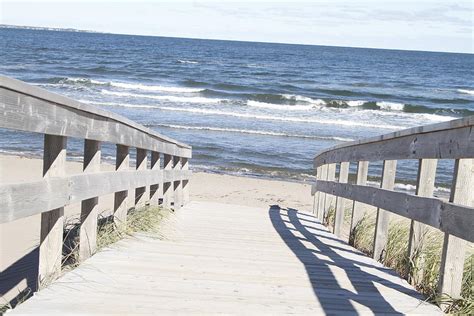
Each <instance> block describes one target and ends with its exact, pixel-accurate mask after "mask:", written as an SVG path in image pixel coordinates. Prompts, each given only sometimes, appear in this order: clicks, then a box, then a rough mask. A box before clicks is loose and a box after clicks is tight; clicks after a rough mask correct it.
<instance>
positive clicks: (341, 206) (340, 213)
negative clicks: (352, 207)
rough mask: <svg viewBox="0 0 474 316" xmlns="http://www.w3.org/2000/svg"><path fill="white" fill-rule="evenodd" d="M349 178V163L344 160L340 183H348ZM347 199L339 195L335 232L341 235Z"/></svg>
mask: <svg viewBox="0 0 474 316" xmlns="http://www.w3.org/2000/svg"><path fill="white" fill-rule="evenodd" d="M348 179H349V163H348V162H342V163H341V166H340V169H339V183H347V181H348ZM345 205H346V199H344V198H343V197H340V196H338V197H337V200H336V214H335V216H334V234H335V235H336V236H337V237H341V232H342V225H343V223H344V212H345V210H346V208H345Z"/></svg>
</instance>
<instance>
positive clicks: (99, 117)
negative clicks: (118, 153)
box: [0, 76, 191, 158]
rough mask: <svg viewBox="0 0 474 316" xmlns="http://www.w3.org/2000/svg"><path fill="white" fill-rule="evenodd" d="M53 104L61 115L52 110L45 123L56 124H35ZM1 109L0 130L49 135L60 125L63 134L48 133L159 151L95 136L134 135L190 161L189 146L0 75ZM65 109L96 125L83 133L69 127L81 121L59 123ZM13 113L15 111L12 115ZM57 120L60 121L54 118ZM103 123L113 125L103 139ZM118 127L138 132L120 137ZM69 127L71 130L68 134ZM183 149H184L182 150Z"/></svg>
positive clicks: (130, 122) (117, 116)
mask: <svg viewBox="0 0 474 316" xmlns="http://www.w3.org/2000/svg"><path fill="white" fill-rule="evenodd" d="M38 105H40V107H37V106H38ZM51 105H52V106H54V107H55V108H56V109H57V111H58V113H57V114H56V113H54V111H52V113H50V114H52V115H51V116H48V117H47V121H46V123H47V122H48V121H54V123H55V124H52V125H49V124H48V126H46V125H45V124H44V123H45V122H43V123H42V124H33V119H34V116H35V115H32V114H36V115H41V114H42V113H43V114H44V113H47V112H50V111H49V109H47V108H48V107H49V106H51ZM0 109H3V111H4V113H3V114H4V115H3V116H0V126H1V127H5V128H12V129H16V130H27V131H31V132H40V133H48V132H47V131H46V130H47V129H54V130H58V127H59V126H60V125H61V127H62V128H63V130H62V131H61V130H60V132H59V133H58V134H56V133H54V132H51V131H50V132H49V134H54V135H61V136H72V137H78V138H84V139H93V140H99V141H107V142H111V143H116V144H122V145H128V146H136V147H140V148H146V149H149V150H157V149H156V148H147V147H146V146H143V144H141V143H140V142H139V141H138V138H137V140H135V141H132V142H131V143H121V142H120V141H113V140H111V139H96V137H104V136H108V137H124V136H125V137H129V135H132V134H136V135H146V136H147V137H148V138H149V140H150V142H147V141H146V140H143V139H142V140H141V141H144V142H147V143H154V144H152V145H151V146H153V147H154V146H157V144H161V143H164V145H165V149H164V152H167V153H170V154H176V155H178V156H184V157H188V158H191V147H190V146H189V145H186V144H183V143H180V142H178V141H176V140H174V139H171V138H169V137H166V136H164V135H161V134H159V133H157V132H155V131H153V130H151V129H149V128H146V127H145V126H143V125H140V124H137V123H135V122H133V121H131V120H129V119H127V118H125V117H123V116H120V115H118V114H115V113H112V112H109V111H104V110H101V109H99V108H97V107H94V106H91V105H87V104H84V103H81V102H78V101H75V100H72V99H70V98H67V97H64V96H62V95H59V94H56V93H52V92H49V91H47V90H44V89H41V88H39V87H35V86H32V85H29V84H27V83H24V82H21V81H19V80H15V79H12V78H8V77H5V76H0ZM62 109H64V110H66V112H68V113H69V114H70V115H80V116H83V117H89V118H94V119H95V121H96V122H95V123H96V124H97V125H94V128H87V129H85V130H82V132H81V131H80V127H83V126H79V125H76V127H74V126H73V125H75V124H70V122H71V121H73V122H75V123H77V124H80V121H79V120H70V121H69V122H67V121H66V122H61V120H59V118H60V116H61V115H62V114H63V112H61V111H62ZM10 111H12V112H11V113H10ZM28 111H30V112H28ZM43 111H44V112H43ZM59 112H60V113H59ZM25 114H26V121H25V122H23V123H22V122H21V118H22V117H23V118H25ZM56 115H58V116H56ZM9 116H11V118H12V121H11V122H8V120H7V118H8V117H9ZM56 117H57V118H58V119H57V120H56V119H55V118H56ZM103 122H105V123H109V124H110V127H111V128H110V129H111V131H110V132H109V133H108V134H102V136H100V133H96V132H95V130H98V131H100V132H101V130H102V125H101V123H103ZM40 123H41V122H40ZM112 123H116V124H117V125H114V124H112ZM66 125H68V126H66ZM119 125H121V126H123V127H129V128H131V129H132V130H136V133H132V132H130V133H127V134H125V135H120V134H119V132H120V131H119V130H118V128H119ZM78 127H79V130H78ZM24 128H27V129H24ZM68 128H70V129H71V130H70V131H68ZM124 131H125V130H124ZM122 132H123V131H122ZM69 133H74V135H70V134H69ZM77 133H79V134H80V135H78V134H77ZM181 149H183V150H182V151H181ZM176 150H177V151H176ZM179 151H181V152H179Z"/></svg>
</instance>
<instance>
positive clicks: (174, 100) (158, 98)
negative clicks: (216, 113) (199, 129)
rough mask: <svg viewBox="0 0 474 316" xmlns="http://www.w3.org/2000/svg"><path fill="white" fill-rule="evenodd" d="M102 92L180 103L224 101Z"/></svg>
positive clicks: (104, 92) (103, 92) (110, 92)
mask: <svg viewBox="0 0 474 316" xmlns="http://www.w3.org/2000/svg"><path fill="white" fill-rule="evenodd" d="M101 93H102V94H107V95H114V96H118V97H129V98H139V99H153V100H162V101H171V102H182V103H219V102H221V101H224V99H214V98H213V99H211V98H205V97H178V96H174V95H150V94H136V93H128V92H117V91H109V90H102V91H101Z"/></svg>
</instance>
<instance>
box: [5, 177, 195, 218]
mask: <svg viewBox="0 0 474 316" xmlns="http://www.w3.org/2000/svg"><path fill="white" fill-rule="evenodd" d="M191 174H192V172H191V171H190V170H180V171H175V170H139V171H135V170H123V171H107V172H100V173H91V174H79V175H72V176H69V177H61V178H58V177H54V178H47V179H43V180H40V181H35V182H31V183H26V184H23V183H21V184H5V185H0V223H5V222H10V221H13V220H16V219H19V218H23V217H27V216H31V215H35V214H40V213H43V212H46V210H48V209H55V208H58V207H62V206H65V205H69V204H72V203H76V202H80V201H82V200H86V199H90V198H92V197H95V196H102V195H106V194H109V193H113V192H124V191H126V189H128V188H133V187H141V186H149V185H151V184H153V183H156V182H160V181H162V180H163V181H168V182H172V181H174V180H176V179H179V180H184V179H188V180H189V179H190V177H191Z"/></svg>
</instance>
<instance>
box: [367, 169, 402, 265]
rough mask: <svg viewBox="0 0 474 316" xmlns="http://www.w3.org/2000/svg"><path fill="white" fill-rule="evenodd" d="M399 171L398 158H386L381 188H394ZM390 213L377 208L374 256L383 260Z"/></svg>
mask: <svg viewBox="0 0 474 316" xmlns="http://www.w3.org/2000/svg"><path fill="white" fill-rule="evenodd" d="M396 171H397V161H396V160H384V162H383V169H382V183H381V188H382V189H386V190H393V188H394V186H395V174H396ZM389 218H390V214H389V213H388V212H387V211H386V210H384V209H382V208H378V209H377V218H376V220H375V233H374V251H373V257H374V259H375V260H379V261H382V260H383V255H384V252H385V247H386V245H387V240H388V224H389Z"/></svg>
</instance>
